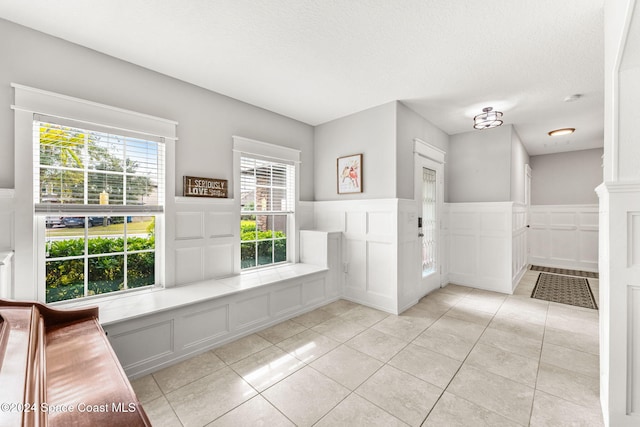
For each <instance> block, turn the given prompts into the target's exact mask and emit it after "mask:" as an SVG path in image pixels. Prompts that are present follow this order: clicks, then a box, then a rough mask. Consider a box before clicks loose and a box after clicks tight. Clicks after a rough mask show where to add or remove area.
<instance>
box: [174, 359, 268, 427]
mask: <svg viewBox="0 0 640 427" xmlns="http://www.w3.org/2000/svg"><path fill="white" fill-rule="evenodd" d="M255 395H256V391H255V390H254V389H253V388H252V387H251V386H250V385H249V384H248V383H247V382H246V381H244V380H243V379H242V378H241V377H240V376H239V375H238V374H236V373H235V372H233V371H232V370H231V368H222V369H220V370H218V371H216V372H214V373H213V374H210V375H208V376H206V377H203V378H200V379H199V380H196V381H194V382H192V383H190V384H187V385H186V386H184V387H181V388H179V389H177V390H175V391H172V392H171V393H168V394H167V395H166V397H167V400H168V401H169V403H170V404H171V406H172V407H173V408H174V410H175V413H176V414H177V415H178V417H179V418H180V421H181V422H182V424H184V425H185V427H191V426H202V425H205V424H207V423H209V422H211V421H213V420H215V419H216V418H218V417H219V416H220V415H222V414H224V413H226V412H228V411H230V410H231V409H233V408H235V407H236V406H238V405H240V404H241V403H243V402H245V401H247V400H249V399H250V398H252V397H253V396H255Z"/></svg>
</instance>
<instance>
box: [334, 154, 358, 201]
mask: <svg viewBox="0 0 640 427" xmlns="http://www.w3.org/2000/svg"><path fill="white" fill-rule="evenodd" d="M349 193H362V154H354V155H352V156H345V157H339V158H338V194H349Z"/></svg>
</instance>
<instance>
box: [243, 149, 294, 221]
mask: <svg viewBox="0 0 640 427" xmlns="http://www.w3.org/2000/svg"><path fill="white" fill-rule="evenodd" d="M240 170H241V172H240V193H241V206H242V214H245V213H255V214H289V213H293V211H294V207H295V197H294V195H295V191H294V190H295V180H294V177H295V167H294V166H293V165H292V164H287V163H282V162H277V161H272V160H266V159H260V158H256V157H248V156H244V155H243V156H242V157H241V160H240Z"/></svg>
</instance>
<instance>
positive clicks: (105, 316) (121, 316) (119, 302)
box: [56, 263, 328, 327]
mask: <svg viewBox="0 0 640 427" xmlns="http://www.w3.org/2000/svg"><path fill="white" fill-rule="evenodd" d="M327 270H328V269H327V268H325V267H319V266H317V265H311V264H300V263H299V264H286V265H282V266H276V267H271V268H265V269H262V270H257V271H251V272H245V273H243V274H239V275H237V276H231V277H227V278H223V279H210V280H203V281H200V282H194V283H189V284H186V285H181V286H174V287H171V288H160V289H150V290H140V291H133V292H130V293H126V294H120V295H114V296H110V297H109V296H107V297H104V298H102V299H100V300H95V299H94V300H91V299H89V300H86V301H83V302H78V303H73V302H69V303H63V304H60V305H56V308H83V307H92V306H98V308H99V309H100V324H101V325H102V327H107V326H109V325H113V324H117V323H121V322H124V321H128V320H133V319H136V318H139V317H143V316H148V315H151V314H157V313H161V312H163V311H170V310H175V309H178V308H181V307H187V306H190V305H193V304H198V303H202V302H205V301H209V300H213V299H217V298H222V297H226V296H232V295H234V294H237V293H241V292H246V291H249V290H252V289H256V288H259V287H262V286H267V285H273V284H278V283H281V282H284V281H287V280H293V279H302V278H304V277H306V276H309V275H314V274H317V273H323V272H326V271H327Z"/></svg>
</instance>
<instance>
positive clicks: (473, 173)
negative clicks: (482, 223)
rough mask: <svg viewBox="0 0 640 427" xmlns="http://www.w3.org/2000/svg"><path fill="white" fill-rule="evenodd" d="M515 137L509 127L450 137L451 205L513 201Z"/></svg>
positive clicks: (447, 169) (448, 173)
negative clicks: (512, 163) (512, 181)
mask: <svg viewBox="0 0 640 427" xmlns="http://www.w3.org/2000/svg"><path fill="white" fill-rule="evenodd" d="M511 133H512V126H511V125H508V126H501V127H497V128H493V129H486V130H474V131H470V132H465V133H459V134H455V135H451V136H450V138H449V151H448V153H447V154H448V156H447V158H448V160H447V168H446V176H447V178H446V181H448V183H449V185H448V188H449V192H448V193H449V197H448V201H449V202H450V203H467V202H506V201H511V162H512V157H511V151H512V141H511Z"/></svg>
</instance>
